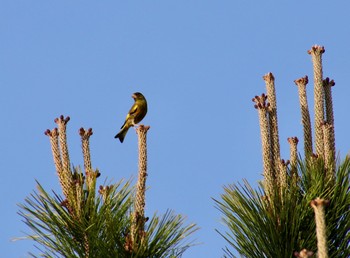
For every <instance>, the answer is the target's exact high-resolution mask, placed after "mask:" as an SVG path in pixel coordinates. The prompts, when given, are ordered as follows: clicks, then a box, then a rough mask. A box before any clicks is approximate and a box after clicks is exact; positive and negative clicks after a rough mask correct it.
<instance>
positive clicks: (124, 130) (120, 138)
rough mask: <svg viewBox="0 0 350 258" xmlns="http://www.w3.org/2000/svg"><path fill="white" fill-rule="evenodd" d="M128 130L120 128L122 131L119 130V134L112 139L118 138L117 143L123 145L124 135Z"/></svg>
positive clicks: (127, 128)
mask: <svg viewBox="0 0 350 258" xmlns="http://www.w3.org/2000/svg"><path fill="white" fill-rule="evenodd" d="M128 130H129V126H125V127H122V129H121V130H120V132H119V133H118V134H117V135H116V136H114V138H116V139H117V138H118V139H119V141H120V142H121V143H123V141H124V138H125V135H126V133H127V132H128Z"/></svg>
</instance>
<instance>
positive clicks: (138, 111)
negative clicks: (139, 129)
mask: <svg viewBox="0 0 350 258" xmlns="http://www.w3.org/2000/svg"><path fill="white" fill-rule="evenodd" d="M131 97H132V98H133V99H134V100H135V103H134V105H132V107H131V108H130V111H129V113H128V114H127V115H126V118H125V122H124V124H123V126H122V127H121V128H120V129H121V130H120V132H119V133H118V134H117V135H116V136H114V138H118V139H119V141H120V142H123V141H124V138H125V135H126V133H127V132H128V130H129V128H130V127H131V126H134V125H136V124H138V123H140V122H141V120H142V119H143V118H144V117H145V116H146V114H147V101H146V98H145V97H144V96H143V95H142V94H141V93H140V92H135V93H134V94H132V96H131Z"/></svg>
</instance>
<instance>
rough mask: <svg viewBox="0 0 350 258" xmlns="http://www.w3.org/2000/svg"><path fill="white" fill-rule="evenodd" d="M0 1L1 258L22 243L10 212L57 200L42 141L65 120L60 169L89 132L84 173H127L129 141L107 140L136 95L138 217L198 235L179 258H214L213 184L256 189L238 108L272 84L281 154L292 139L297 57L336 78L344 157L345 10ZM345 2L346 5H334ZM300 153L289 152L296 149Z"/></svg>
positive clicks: (77, 154) (297, 5)
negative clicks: (314, 50)
mask: <svg viewBox="0 0 350 258" xmlns="http://www.w3.org/2000/svg"><path fill="white" fill-rule="evenodd" d="M276 2H277V1H275V3H273V1H39V0H37V1H16V0H2V1H1V2H0V35H1V40H0V89H1V92H0V105H1V109H0V117H1V126H0V171H1V180H0V184H1V187H0V191H1V192H0V194H1V196H2V200H1V202H0V205H1V222H0V225H1V230H0V250H1V257H27V255H26V253H27V251H33V250H34V249H33V248H32V245H33V243H32V242H31V241H17V242H11V241H10V240H11V238H13V237H18V236H23V233H22V231H27V227H26V226H25V225H24V223H22V222H21V218H20V217H19V216H18V215H17V214H16V212H17V211H18V207H17V204H18V203H21V202H23V200H24V198H25V197H26V196H28V195H29V194H30V193H31V192H32V190H33V189H34V188H35V179H37V180H39V181H40V182H41V183H42V184H43V185H44V186H45V188H46V189H48V190H50V189H54V190H55V191H57V192H60V188H59V184H58V181H57V177H56V174H55V168H54V165H53V162H52V156H51V150H50V145H49V139H48V137H46V136H45V135H44V131H45V130H46V129H47V128H49V129H52V128H54V127H55V123H54V122H53V120H54V118H56V117H58V116H59V115H61V114H63V115H65V116H66V115H69V116H70V117H71V121H70V122H69V124H68V141H69V146H70V155H71V161H72V163H73V164H74V165H81V164H82V163H83V160H82V155H81V149H80V141H79V136H78V133H77V132H78V129H79V128H80V127H85V128H89V127H92V128H93V131H94V135H93V136H92V138H91V151H92V162H93V166H94V167H97V168H99V169H100V171H101V173H102V176H101V177H100V181H99V183H100V184H102V183H103V181H104V179H105V178H108V179H110V180H113V181H114V182H116V181H119V180H120V179H122V178H130V177H131V176H135V175H136V172H137V146H136V134H135V132H134V131H133V130H131V131H130V132H129V134H128V135H127V137H126V139H125V142H124V143H123V144H120V142H119V141H117V140H115V139H114V138H113V137H114V135H115V134H116V132H117V131H118V129H119V128H120V126H121V125H122V123H123V120H124V118H125V115H126V112H127V111H128V110H129V108H130V106H131V105H132V99H131V94H132V93H133V92H135V91H140V92H142V93H144V95H145V96H146V98H147V99H148V103H149V112H148V115H147V117H146V118H145V119H144V121H143V123H144V124H146V125H150V126H151V129H150V131H149V132H148V147H149V149H148V155H149V167H148V169H149V170H148V174H149V177H148V179H147V184H148V186H149V190H148V192H147V203H146V208H147V211H146V213H147V215H148V216H152V214H153V213H154V212H155V211H158V213H159V214H163V213H164V212H165V211H166V209H168V208H170V209H173V210H175V212H176V213H181V214H184V215H186V216H187V218H188V220H187V221H188V222H194V223H197V224H198V226H199V227H200V228H201V230H200V231H198V232H197V233H196V234H195V235H194V236H193V237H194V238H195V239H197V241H198V242H202V243H203V244H201V245H199V246H196V247H193V248H191V249H190V250H189V251H187V252H186V253H185V255H184V258H198V257H210V258H211V257H221V256H222V254H223V252H222V250H221V249H222V248H224V247H225V244H226V243H225V241H224V240H223V239H222V238H221V237H220V236H219V235H218V234H217V233H216V232H215V229H216V228H217V229H220V230H225V228H224V227H223V226H222V225H221V222H220V216H221V214H220V213H219V211H218V210H216V209H215V207H214V206H215V204H214V202H213V200H212V199H211V198H212V197H213V198H219V195H220V194H221V193H222V192H223V186H224V185H228V184H230V183H233V182H241V181H242V179H243V178H246V179H248V181H249V182H251V184H252V185H256V182H257V181H258V180H260V179H261V171H262V163H261V145H260V131H259V126H258V115H257V112H256V110H255V109H254V108H253V103H252V102H251V98H252V97H253V96H254V95H257V94H261V93H262V92H264V91H265V87H264V81H263V80H262V76H263V75H264V74H266V73H267V72H272V73H273V74H274V75H275V77H276V87H277V104H278V115H279V129H280V137H281V145H282V150H281V151H282V157H283V158H285V159H288V149H289V146H288V143H287V140H286V139H287V137H291V136H298V137H299V138H300V139H301V138H302V128H301V124H300V121H301V119H300V112H299V106H298V95H297V89H296V86H295V85H294V83H293V81H294V80H295V79H297V78H300V77H302V76H304V75H306V74H307V75H309V77H310V79H311V81H310V83H309V88H308V90H309V91H308V92H309V104H310V106H311V107H312V106H313V104H312V103H313V102H312V98H313V95H312V64H311V58H310V56H309V55H308V54H307V50H308V49H310V47H311V46H312V45H314V44H319V45H324V46H325V48H326V53H325V54H324V56H323V57H324V58H323V60H324V75H325V76H328V77H330V78H332V79H334V80H335V82H336V86H335V87H334V88H333V92H334V95H333V97H334V103H335V121H336V125H335V129H336V138H337V149H338V151H340V154H341V156H342V157H344V155H345V154H346V153H347V152H348V149H349V140H348V139H349V138H348V135H349V133H348V130H349V122H348V117H347V116H348V106H349V104H348V103H349V96H350V88H349V81H348V79H347V78H348V77H349V74H350V61H349V60H350V47H349V46H350V28H349V24H350V16H349V14H348V12H349V10H350V3H348V2H347V3H346V4H335V3H332V4H325V3H321V2H320V1H293V2H294V3H293V4H292V3H281V1H280V3H277V4H276ZM343 2H344V3H345V1H343ZM299 146H300V150H301V146H302V143H301V144H299Z"/></svg>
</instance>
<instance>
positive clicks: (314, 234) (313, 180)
mask: <svg viewBox="0 0 350 258" xmlns="http://www.w3.org/2000/svg"><path fill="white" fill-rule="evenodd" d="M324 52H325V49H324V47H322V46H317V45H315V46H313V47H312V48H311V50H309V51H308V53H309V54H310V55H311V57H312V61H313V68H314V111H315V112H314V113H315V119H314V128H315V135H314V145H313V142H312V128H311V119H310V113H309V107H308V102H307V96H306V85H307V84H308V77H307V76H305V77H303V78H300V79H298V80H295V84H296V85H297V86H298V93H299V101H300V109H301V117H302V124H303V132H304V158H302V157H301V156H300V155H298V151H297V145H298V142H299V140H298V138H297V137H290V138H288V142H289V144H290V160H288V161H284V160H281V159H280V152H279V146H280V144H279V138H278V126H277V104H276V93H275V85H274V76H273V75H272V73H268V74H266V75H265V76H264V77H263V79H264V80H265V83H266V88H267V95H265V94H262V95H261V96H255V97H254V98H253V101H254V102H255V105H254V106H255V108H256V109H257V110H258V114H259V122H260V132H261V141H262V157H263V180H262V182H260V186H259V187H258V189H253V188H252V187H251V186H250V184H249V183H248V182H247V181H244V182H243V184H231V185H229V186H227V187H224V193H223V194H222V195H221V199H220V200H215V201H216V205H217V208H218V209H219V210H220V211H221V212H222V214H223V222H224V223H225V225H226V226H227V228H228V231H227V232H219V233H220V234H221V235H222V236H223V237H224V238H225V239H226V241H227V243H228V246H227V247H226V248H225V249H224V251H225V254H226V256H228V257H234V255H233V253H232V248H234V249H235V250H237V251H238V253H239V254H240V255H241V256H242V257H249V258H254V257H256V258H261V257H271V258H272V257H281V258H282V257H293V256H295V257H311V256H313V255H315V254H316V255H317V257H321V258H326V257H350V213H349V210H350V193H349V189H350V181H349V177H350V158H349V157H348V156H347V157H346V158H345V160H344V161H342V162H341V163H340V162H339V161H337V160H336V150H335V134H334V116H333V102H332V91H331V89H332V86H334V85H335V83H334V81H333V80H330V79H329V78H326V79H323V69H322V54H323V53H324ZM313 146H315V149H313Z"/></svg>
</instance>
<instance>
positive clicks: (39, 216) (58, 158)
mask: <svg viewBox="0 0 350 258" xmlns="http://www.w3.org/2000/svg"><path fill="white" fill-rule="evenodd" d="M69 120H70V118H69V117H66V118H65V117H64V116H60V117H59V118H57V119H55V122H56V123H57V125H58V128H54V129H53V130H47V131H46V132H45V134H46V135H47V136H48V137H49V139H50V143H51V150H52V154H53V160H54V164H55V168H56V171H57V176H58V179H59V182H60V185H61V188H62V195H59V194H57V193H55V192H54V193H53V194H49V193H48V192H47V191H46V190H45V189H44V187H43V186H42V185H41V184H40V183H39V182H37V190H36V191H34V193H32V194H31V195H30V196H28V197H27V198H26V199H25V201H24V203H23V204H21V205H20V211H19V214H20V216H22V217H23V219H24V222H25V224H27V225H28V227H29V228H30V229H31V232H30V233H28V235H27V238H29V239H32V240H34V241H35V242H36V247H37V248H38V250H39V254H33V253H30V255H31V256H32V257H39V256H40V257H84V258H88V257H89V258H100V257H122V258H123V257H125V258H131V257H135V258H136V257H142V258H146V257H147V258H157V257H181V256H182V254H183V253H184V252H185V251H186V250H187V249H188V248H189V247H190V246H191V245H193V242H191V241H190V242H189V241H187V240H186V239H187V238H188V237H189V236H190V235H191V234H192V233H193V232H195V231H196V230H197V227H196V225H195V224H189V225H184V223H185V219H184V217H183V216H181V215H176V214H175V213H174V212H173V211H171V210H168V211H167V212H166V213H165V214H164V215H163V216H158V215H157V214H154V215H153V217H152V218H151V219H149V218H148V217H146V216H145V204H146V199H145V189H146V177H147V144H146V135H147V131H148V129H149V127H148V126H143V125H141V126H139V127H138V128H137V130H136V131H137V135H138V146H139V147H138V148H139V172H138V181H137V186H136V187H132V186H131V182H130V181H126V182H124V181H123V180H121V181H120V182H118V183H115V184H111V185H101V186H99V187H96V182H97V178H99V177H100V175H101V173H100V172H99V170H98V169H93V168H92V163H91V155H90V137H91V136H92V134H93V132H92V129H91V128H90V129H88V130H85V129H83V128H81V129H80V130H79V134H80V137H81V142H82V151H83V157H84V172H83V171H82V170H81V169H80V167H72V166H71V165H70V164H71V163H70V158H69V152H68V144H67V135H66V126H67V123H68V121H69Z"/></svg>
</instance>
